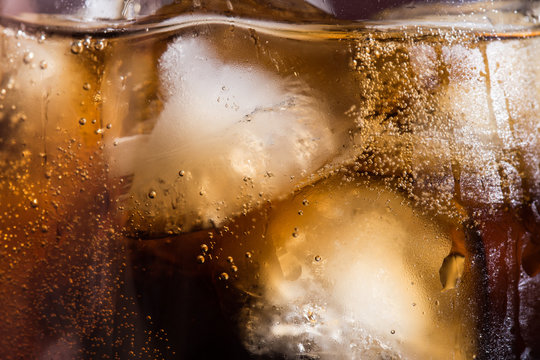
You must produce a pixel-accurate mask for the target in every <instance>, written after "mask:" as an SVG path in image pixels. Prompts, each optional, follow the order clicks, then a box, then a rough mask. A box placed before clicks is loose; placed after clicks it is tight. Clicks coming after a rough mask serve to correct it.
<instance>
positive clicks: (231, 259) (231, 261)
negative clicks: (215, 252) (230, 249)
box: [227, 256, 234, 264]
mask: <svg viewBox="0 0 540 360" xmlns="http://www.w3.org/2000/svg"><path fill="white" fill-rule="evenodd" d="M227 262H228V263H231V264H232V263H233V262H234V259H233V257H232V256H227Z"/></svg>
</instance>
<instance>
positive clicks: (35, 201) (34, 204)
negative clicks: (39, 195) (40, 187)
mask: <svg viewBox="0 0 540 360" xmlns="http://www.w3.org/2000/svg"><path fill="white" fill-rule="evenodd" d="M38 205H39V203H38V199H32V201H30V206H31V207H33V208H37V207H38Z"/></svg>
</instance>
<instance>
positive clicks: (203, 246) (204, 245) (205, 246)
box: [201, 244, 208, 252]
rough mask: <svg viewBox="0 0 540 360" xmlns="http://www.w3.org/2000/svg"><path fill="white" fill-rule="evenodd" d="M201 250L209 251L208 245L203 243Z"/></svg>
mask: <svg viewBox="0 0 540 360" xmlns="http://www.w3.org/2000/svg"><path fill="white" fill-rule="evenodd" d="M201 250H202V251H203V252H207V251H208V245H206V244H202V245H201Z"/></svg>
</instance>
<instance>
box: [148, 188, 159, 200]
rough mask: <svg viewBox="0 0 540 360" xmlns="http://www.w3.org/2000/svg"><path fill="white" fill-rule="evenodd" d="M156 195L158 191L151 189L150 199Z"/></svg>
mask: <svg viewBox="0 0 540 360" xmlns="http://www.w3.org/2000/svg"><path fill="white" fill-rule="evenodd" d="M156 196H157V193H156V192H155V191H154V190H150V192H149V193H148V197H149V198H150V199H154V198H155V197H156Z"/></svg>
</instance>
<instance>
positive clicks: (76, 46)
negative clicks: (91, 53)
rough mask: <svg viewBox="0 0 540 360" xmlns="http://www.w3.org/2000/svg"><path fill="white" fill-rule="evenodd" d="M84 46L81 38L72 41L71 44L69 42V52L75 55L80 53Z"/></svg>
mask: <svg viewBox="0 0 540 360" xmlns="http://www.w3.org/2000/svg"><path fill="white" fill-rule="evenodd" d="M83 49H84V47H83V43H82V41H81V40H77V41H74V42H73V44H71V52H72V53H74V54H75V55H77V54H80V53H82V51H83Z"/></svg>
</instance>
